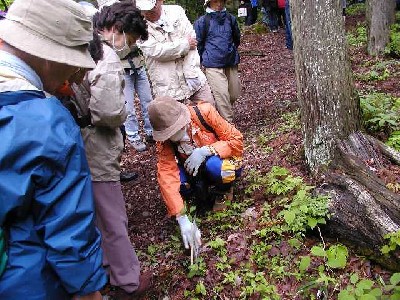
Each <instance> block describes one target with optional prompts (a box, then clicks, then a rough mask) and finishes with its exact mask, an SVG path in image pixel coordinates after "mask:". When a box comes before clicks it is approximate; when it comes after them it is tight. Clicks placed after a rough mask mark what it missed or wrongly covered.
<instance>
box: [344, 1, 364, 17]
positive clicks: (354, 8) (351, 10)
mask: <svg viewBox="0 0 400 300" xmlns="http://www.w3.org/2000/svg"><path fill="white" fill-rule="evenodd" d="M364 13H365V3H357V4H353V5H349V6H348V7H347V8H346V14H347V15H348V16H355V15H361V14H364Z"/></svg>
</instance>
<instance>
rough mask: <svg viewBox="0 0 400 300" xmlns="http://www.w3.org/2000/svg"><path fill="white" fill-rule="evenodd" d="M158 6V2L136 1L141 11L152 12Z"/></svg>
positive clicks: (153, 0)
mask: <svg viewBox="0 0 400 300" xmlns="http://www.w3.org/2000/svg"><path fill="white" fill-rule="evenodd" d="M155 5H156V0H136V7H137V8H139V9H140V10H151V9H153V7H154V6H155Z"/></svg>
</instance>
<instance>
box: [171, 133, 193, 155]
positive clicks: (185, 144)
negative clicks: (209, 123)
mask: <svg viewBox="0 0 400 300" xmlns="http://www.w3.org/2000/svg"><path fill="white" fill-rule="evenodd" d="M169 139H170V140H171V141H172V142H174V143H177V145H178V146H177V150H178V152H179V153H182V154H185V155H187V156H189V155H190V154H192V152H193V150H194V149H195V148H196V147H195V146H194V144H193V143H192V141H191V140H190V136H189V135H188V133H187V127H186V126H185V127H183V128H182V129H181V130H179V131H178V132H176V133H175V134H174V135H173V136H171V137H170V138H169Z"/></svg>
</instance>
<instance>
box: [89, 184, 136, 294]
mask: <svg viewBox="0 0 400 300" xmlns="http://www.w3.org/2000/svg"><path fill="white" fill-rule="evenodd" d="M93 194H94V202H95V206H96V225H97V227H98V228H99V230H100V232H101V247H102V249H103V255H104V257H103V265H104V266H105V267H106V269H107V270H108V271H109V275H110V283H111V285H114V286H118V287H120V288H122V289H123V290H125V291H126V292H128V293H132V292H133V291H135V290H137V288H138V286H139V276H140V264H139V260H138V258H137V256H136V253H135V249H133V246H132V244H131V241H130V240H129V235H128V217H127V215H126V209H125V200H124V196H123V195H122V189H121V183H120V182H119V181H118V182H111V181H109V182H103V181H94V182H93Z"/></svg>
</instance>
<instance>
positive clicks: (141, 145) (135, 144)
mask: <svg viewBox="0 0 400 300" xmlns="http://www.w3.org/2000/svg"><path fill="white" fill-rule="evenodd" d="M129 142H130V143H131V145H132V146H133V148H135V150H136V151H137V152H143V151H145V150H146V149H147V147H146V144H145V143H143V142H142V140H137V141H129Z"/></svg>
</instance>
